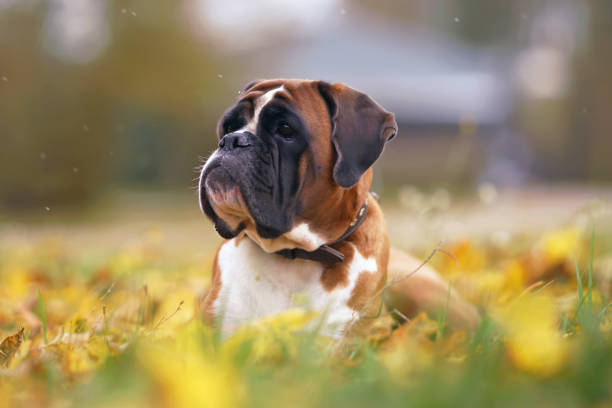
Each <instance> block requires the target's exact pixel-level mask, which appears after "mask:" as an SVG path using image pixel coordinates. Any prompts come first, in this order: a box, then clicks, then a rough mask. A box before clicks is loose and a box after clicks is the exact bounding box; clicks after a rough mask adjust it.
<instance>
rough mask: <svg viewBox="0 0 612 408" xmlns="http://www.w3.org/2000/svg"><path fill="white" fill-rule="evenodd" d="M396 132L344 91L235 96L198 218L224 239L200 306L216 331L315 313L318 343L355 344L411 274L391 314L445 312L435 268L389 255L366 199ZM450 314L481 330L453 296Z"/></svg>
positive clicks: (377, 215)
mask: <svg viewBox="0 0 612 408" xmlns="http://www.w3.org/2000/svg"><path fill="white" fill-rule="evenodd" d="M397 130H398V129H397V123H396V122H395V119H394V116H393V114H392V113H390V112H388V111H386V110H385V109H383V108H382V107H381V106H380V105H378V104H377V103H376V102H375V101H374V100H372V99H371V98H370V97H369V96H368V95H366V94H364V93H361V92H359V91H356V90H355V89H352V88H350V87H348V86H346V85H343V84H329V83H327V82H323V81H310V80H295V79H291V80H287V79H276V80H262V81H255V82H252V83H250V84H248V85H247V86H246V87H245V88H244V89H243V90H242V91H241V92H240V95H239V97H238V100H237V102H236V104H235V105H234V106H233V107H231V108H230V109H229V110H228V111H227V112H226V113H225V114H224V115H223V117H222V118H221V120H220V121H219V123H218V126H217V136H218V139H219V147H218V149H216V150H215V151H214V152H213V153H212V154H211V155H210V157H209V158H208V160H207V161H206V162H205V164H204V165H203V167H202V170H201V174H200V181H199V197H200V206H201V208H202V211H203V212H204V213H205V214H206V216H208V218H210V219H211V220H212V222H213V223H214V225H215V229H216V230H217V232H218V233H219V235H221V236H222V237H223V238H225V242H223V243H222V244H221V246H220V248H219V250H218V251H217V254H216V257H215V260H214V265H213V271H212V284H211V288H210V290H209V292H208V294H207V296H206V299H205V301H204V313H205V316H206V317H207V318H208V319H210V320H212V321H216V322H217V324H219V325H220V327H221V330H222V332H223V333H225V334H228V333H231V332H232V331H234V330H235V329H236V328H237V327H239V326H240V325H241V324H243V323H245V322H249V321H251V320H254V319H258V318H261V317H265V316H269V315H272V314H276V313H279V312H282V311H285V310H288V309H293V308H302V309H305V310H310V311H317V312H320V316H321V317H320V318H321V319H323V320H321V327H322V330H323V333H325V334H326V335H328V336H331V337H334V338H343V337H347V336H349V335H354V334H355V333H359V332H360V330H358V329H359V328H362V329H363V328H364V327H367V325H368V322H370V321H372V319H366V318H365V317H366V316H367V317H372V316H376V315H377V314H380V313H379V310H380V305H381V301H382V300H381V296H382V293H383V289H384V288H385V284H386V282H388V281H390V280H393V279H396V277H400V278H401V277H402V276H404V275H405V274H408V273H411V272H414V270H418V272H417V273H414V274H413V275H412V276H410V278H409V279H405V280H401V281H400V279H397V281H398V282H397V284H396V285H391V286H389V287H388V290H389V291H390V292H391V295H392V296H391V298H392V299H393V300H394V302H395V305H394V306H395V307H398V308H399V312H400V313H403V314H409V313H411V312H413V311H414V310H415V308H418V307H425V308H430V309H433V308H435V307H440V306H444V305H446V303H447V301H448V300H447V299H448V298H449V286H448V285H447V284H446V283H445V282H444V281H443V280H442V279H440V278H439V277H438V276H437V275H436V273H435V272H434V271H433V270H431V269H429V268H428V267H427V266H424V267H422V268H420V269H417V267H418V266H419V262H417V261H416V260H415V259H414V258H412V257H410V256H408V255H407V254H404V253H402V252H400V251H396V250H393V251H390V247H389V238H388V237H387V233H386V230H385V221H384V217H383V213H382V211H381V208H380V206H379V205H378V203H377V201H376V199H375V198H374V197H373V196H372V194H371V193H370V191H369V190H370V185H371V183H372V168H371V167H372V165H373V164H374V162H375V161H376V160H377V159H378V157H379V156H380V155H381V153H382V151H383V148H384V146H385V144H386V143H387V142H389V141H390V140H391V139H392V138H393V137H394V136H395V135H396V133H397ZM390 257H391V260H390ZM390 265H391V268H392V270H389V266H390ZM421 266H422V265H421ZM448 315H449V319H451V320H453V319H454V320H455V321H457V322H458V323H463V324H468V325H473V324H474V323H475V322H476V321H477V320H478V315H477V313H476V312H475V309H474V308H473V307H472V306H470V305H469V304H467V303H465V302H464V301H463V300H461V298H460V297H459V296H458V295H457V294H456V293H454V292H450V304H449V314H448Z"/></svg>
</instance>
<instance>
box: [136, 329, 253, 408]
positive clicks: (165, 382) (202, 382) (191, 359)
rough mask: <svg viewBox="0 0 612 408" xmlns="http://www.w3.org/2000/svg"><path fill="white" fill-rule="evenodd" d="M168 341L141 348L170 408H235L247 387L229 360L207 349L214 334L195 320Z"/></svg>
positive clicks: (160, 392) (145, 362)
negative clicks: (218, 356)
mask: <svg viewBox="0 0 612 408" xmlns="http://www.w3.org/2000/svg"><path fill="white" fill-rule="evenodd" d="M175 334H176V335H175V337H174V338H169V339H167V340H166V341H165V342H149V343H145V344H142V345H141V347H139V349H138V356H139V361H140V362H141V364H142V365H143V366H144V367H145V369H146V370H147V371H148V373H149V375H151V377H152V378H153V380H154V381H155V383H156V385H157V387H156V390H157V392H159V397H160V398H161V400H162V401H163V402H164V406H168V407H215V408H217V407H219V408H223V407H234V406H237V405H238V403H239V402H240V401H241V400H242V399H243V398H244V394H245V388H244V386H243V384H242V383H241V381H240V378H239V376H238V374H237V372H236V371H235V369H234V367H233V366H232V364H231V363H230V362H229V361H225V360H222V359H219V358H216V356H215V355H214V353H212V350H210V349H207V347H206V346H205V344H209V342H210V339H208V340H207V341H203V339H204V338H206V337H210V336H211V333H210V332H208V331H207V329H206V328H205V327H203V326H202V324H201V323H199V322H197V321H194V322H191V323H189V324H188V325H187V326H185V327H184V328H182V329H181V330H179V331H177V332H176V333H175Z"/></svg>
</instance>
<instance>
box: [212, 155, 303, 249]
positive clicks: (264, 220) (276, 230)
mask: <svg viewBox="0 0 612 408" xmlns="http://www.w3.org/2000/svg"><path fill="white" fill-rule="evenodd" d="M254 163H255V164H254ZM263 164H265V163H263V162H262V163H260V162H259V161H257V160H253V158H252V157H248V156H247V155H244V156H241V157H235V156H231V155H218V156H213V157H212V160H210V162H209V163H207V164H206V165H205V167H204V170H203V172H202V175H201V178H200V205H201V207H202V210H203V211H204V213H205V214H206V215H207V216H208V217H209V218H210V219H211V220H212V221H213V222H214V223H215V228H216V229H217V232H219V234H220V235H221V236H222V237H224V238H233V237H235V236H236V235H238V234H239V233H240V232H241V231H243V230H244V229H245V228H246V229H247V230H250V231H252V232H253V233H254V232H256V233H257V234H258V235H260V236H261V237H262V238H266V239H273V238H277V237H279V236H280V235H282V234H283V233H285V232H287V231H288V230H289V229H290V227H291V219H292V213H291V212H288V211H286V210H285V209H283V208H278V203H277V202H276V201H275V199H274V190H273V188H272V187H271V185H272V183H273V182H274V180H273V179H272V173H271V172H270V170H269V169H267V168H265V167H264V166H263ZM257 166H258V167H257Z"/></svg>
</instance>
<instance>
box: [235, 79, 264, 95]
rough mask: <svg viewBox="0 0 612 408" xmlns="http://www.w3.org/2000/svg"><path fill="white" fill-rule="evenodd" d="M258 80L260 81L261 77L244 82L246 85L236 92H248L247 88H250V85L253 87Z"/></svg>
mask: <svg viewBox="0 0 612 408" xmlns="http://www.w3.org/2000/svg"><path fill="white" fill-rule="evenodd" d="M260 82H261V79H256V80H254V81H251V82H249V83H248V84H246V85H245V86H244V88H242V89H241V90H240V92H238V93H239V94H243V93H246V92H248V91H249V89H251V88H252V87H254V86H255V85H257V84H258V83H260Z"/></svg>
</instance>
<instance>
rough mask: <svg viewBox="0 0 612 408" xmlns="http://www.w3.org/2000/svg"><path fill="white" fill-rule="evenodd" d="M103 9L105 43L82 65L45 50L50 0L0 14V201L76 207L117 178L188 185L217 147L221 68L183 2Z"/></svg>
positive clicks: (141, 2) (143, 1)
mask: <svg viewBox="0 0 612 408" xmlns="http://www.w3.org/2000/svg"><path fill="white" fill-rule="evenodd" d="M108 6H109V7H108V9H107V18H108V19H109V21H110V25H111V31H112V34H111V37H112V42H111V44H110V47H109V48H108V49H107V50H106V51H105V53H104V54H103V55H101V56H100V57H99V58H97V59H95V60H93V61H91V62H89V63H88V64H85V65H80V64H75V63H72V62H68V61H63V60H60V59H59V58H56V57H53V56H51V55H50V54H48V53H46V52H45V51H44V50H43V49H42V47H41V43H42V41H41V36H43V35H44V33H43V31H42V29H41V27H43V26H44V21H45V18H46V17H47V15H48V13H49V9H50V7H51V4H50V3H37V4H36V5H35V6H32V7H31V8H21V7H13V8H8V9H5V10H4V11H1V12H0V55H2V64H1V65H0V69H1V71H0V76H1V77H2V79H1V80H0V94H1V95H2V97H1V98H0V132H1V133H2V140H3V142H4V143H3V148H2V149H0V162H2V164H3V171H2V172H0V191H1V192H2V193H1V195H0V204H2V205H5V206H12V207H30V206H34V207H39V208H44V207H46V206H53V205H56V204H58V203H67V202H68V203H79V202H83V201H85V200H87V199H90V198H91V197H93V196H94V195H95V193H98V192H100V191H101V190H103V189H104V187H105V186H106V185H107V184H108V183H110V182H113V181H115V182H117V181H122V180H124V181H125V180H128V181H129V180H132V181H151V182H156V183H161V182H167V183H174V184H178V185H183V186H184V187H185V188H187V187H189V186H190V185H191V184H190V182H191V179H192V178H193V177H194V173H193V167H194V166H195V165H197V164H198V154H206V152H207V151H209V150H210V149H211V148H212V146H213V145H214V143H215V137H214V125H215V121H216V118H217V117H218V115H219V113H220V111H221V109H222V107H223V106H224V103H225V102H226V100H224V99H221V98H217V97H216V95H217V94H221V95H231V93H230V92H228V89H227V88H228V87H229V86H228V84H227V83H226V82H225V81H222V80H220V79H219V78H218V76H217V75H218V73H220V72H223V69H222V67H223V64H224V62H223V59H222V58H221V57H219V55H218V54H217V53H216V51H215V49H214V48H213V47H212V46H211V45H209V44H206V43H205V42H203V41H200V40H198V39H196V38H194V36H193V35H192V33H190V32H189V31H188V29H187V28H186V25H185V23H184V18H183V15H182V14H181V3H179V2H167V3H163V2H162V3H156V6H155V7H150V4H149V3H148V2H147V1H146V0H138V1H131V2H129V3H125V2H122V3H121V6H120V5H119V3H118V2H109V3H108ZM126 7H127V9H126ZM206 133H208V134H209V135H208V134H206ZM189 157H191V158H192V160H191V161H190V160H186V159H185V158H189ZM147 161H148V162H147ZM145 162H147V163H145ZM143 163H145V165H144V166H143Z"/></svg>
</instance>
